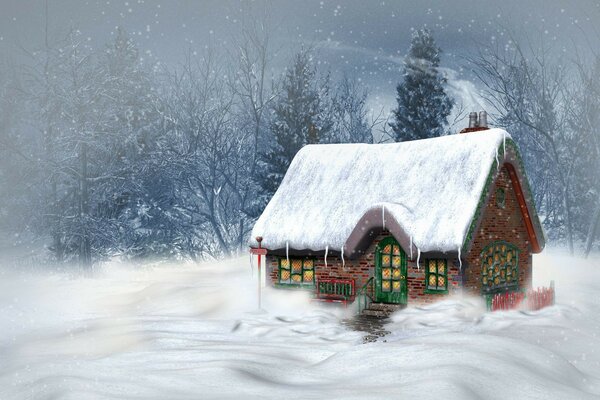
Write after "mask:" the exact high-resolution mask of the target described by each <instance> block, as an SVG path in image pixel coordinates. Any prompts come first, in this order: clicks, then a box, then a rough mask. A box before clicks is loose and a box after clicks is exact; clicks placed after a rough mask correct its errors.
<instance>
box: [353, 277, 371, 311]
mask: <svg viewBox="0 0 600 400" xmlns="http://www.w3.org/2000/svg"><path fill="white" fill-rule="evenodd" d="M374 282H375V280H374V278H373V277H370V278H369V280H367V282H366V283H365V284H364V285H363V287H361V288H360V289H358V292H356V305H357V314H360V313H362V312H363V310H365V309H367V308H369V306H370V305H371V303H372V302H373V297H372V296H373V293H374V288H373V283H374ZM369 289H371V290H369Z"/></svg>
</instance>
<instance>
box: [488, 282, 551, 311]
mask: <svg viewBox="0 0 600 400" xmlns="http://www.w3.org/2000/svg"><path fill="white" fill-rule="evenodd" d="M554 299H555V291H554V281H552V282H550V287H549V288H546V287H543V288H537V289H535V290H534V289H530V290H528V291H527V292H506V293H498V294H496V295H494V296H493V297H492V301H491V304H490V307H489V308H490V310H491V311H497V310H514V309H516V308H520V307H523V308H524V309H526V310H528V311H535V310H539V309H541V308H544V307H547V306H551V305H553V304H554Z"/></svg>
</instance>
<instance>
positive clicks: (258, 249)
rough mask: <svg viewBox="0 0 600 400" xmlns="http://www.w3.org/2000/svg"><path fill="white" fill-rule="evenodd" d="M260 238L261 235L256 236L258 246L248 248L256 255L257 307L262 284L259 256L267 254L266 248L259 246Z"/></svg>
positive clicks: (259, 301) (259, 305)
mask: <svg viewBox="0 0 600 400" xmlns="http://www.w3.org/2000/svg"><path fill="white" fill-rule="evenodd" d="M262 240H263V238H262V236H257V237H256V241H257V242H258V248H257V249H255V248H251V249H250V253H251V254H256V255H257V256H258V308H259V309H260V308H261V285H262V277H261V273H260V267H261V264H262V260H261V256H263V255H265V256H266V255H267V249H263V248H262V247H261V242H262Z"/></svg>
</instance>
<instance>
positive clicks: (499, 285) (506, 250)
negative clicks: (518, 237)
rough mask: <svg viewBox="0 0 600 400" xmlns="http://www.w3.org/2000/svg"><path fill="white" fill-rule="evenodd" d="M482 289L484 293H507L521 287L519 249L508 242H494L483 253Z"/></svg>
mask: <svg viewBox="0 0 600 400" xmlns="http://www.w3.org/2000/svg"><path fill="white" fill-rule="evenodd" d="M481 263H482V266H481V287H482V289H481V290H482V292H484V293H497V292H505V291H507V290H514V289H518V287H519V249H518V248H517V247H516V246H514V245H512V244H510V243H507V242H494V243H491V244H490V245H488V246H487V247H486V248H485V249H484V250H483V251H482V252H481Z"/></svg>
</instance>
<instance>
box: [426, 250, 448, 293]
mask: <svg viewBox="0 0 600 400" xmlns="http://www.w3.org/2000/svg"><path fill="white" fill-rule="evenodd" d="M425 288H426V289H425V291H426V292H428V293H445V292H447V291H448V261H447V260H446V259H444V258H431V259H429V260H427V268H426V269H425Z"/></svg>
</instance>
